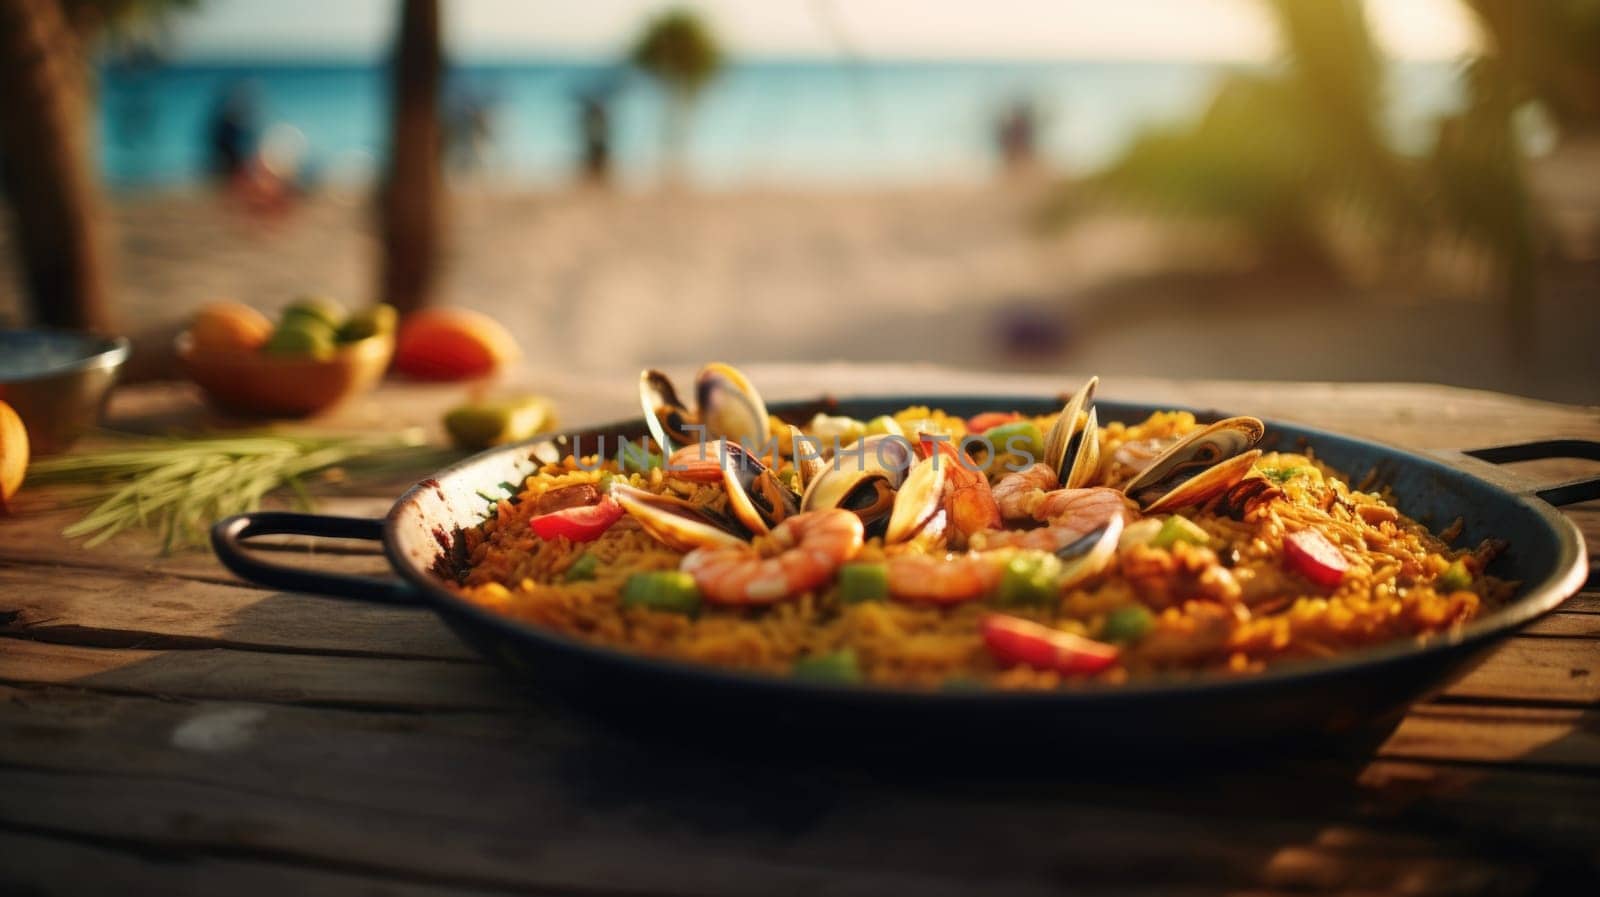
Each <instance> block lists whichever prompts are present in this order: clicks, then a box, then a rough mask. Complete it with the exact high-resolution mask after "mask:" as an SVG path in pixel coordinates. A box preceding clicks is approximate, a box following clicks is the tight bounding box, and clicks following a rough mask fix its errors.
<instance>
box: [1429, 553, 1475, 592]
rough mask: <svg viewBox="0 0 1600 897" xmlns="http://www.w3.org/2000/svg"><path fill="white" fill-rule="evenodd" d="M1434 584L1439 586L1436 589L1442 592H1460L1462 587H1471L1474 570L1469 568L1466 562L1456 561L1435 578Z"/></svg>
mask: <svg viewBox="0 0 1600 897" xmlns="http://www.w3.org/2000/svg"><path fill="white" fill-rule="evenodd" d="M1434 584H1435V585H1436V586H1438V588H1437V590H1436V591H1440V592H1459V591H1461V590H1462V589H1466V588H1471V586H1472V571H1471V570H1468V569H1467V565H1466V564H1465V563H1463V562H1461V561H1459V560H1457V561H1454V562H1452V563H1451V564H1450V566H1449V567H1448V568H1447V569H1446V570H1445V571H1444V572H1443V573H1441V574H1439V578H1438V579H1437V580H1435V582H1434Z"/></svg>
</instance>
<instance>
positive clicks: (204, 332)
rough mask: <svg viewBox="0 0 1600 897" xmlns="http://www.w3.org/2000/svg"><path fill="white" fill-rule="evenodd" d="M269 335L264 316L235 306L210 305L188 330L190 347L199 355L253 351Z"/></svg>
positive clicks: (226, 303) (259, 346)
mask: <svg viewBox="0 0 1600 897" xmlns="http://www.w3.org/2000/svg"><path fill="white" fill-rule="evenodd" d="M271 335H272V321H270V320H269V319H268V318H267V316H266V315H264V314H262V313H261V312H259V311H256V310H255V309H253V308H251V307H250V306H248V305H243V304H241V303H238V302H213V303H211V304H210V305H207V306H206V307H205V308H202V309H200V313H199V314H197V315H195V317H194V323H193V324H192V325H190V327H189V338H190V339H192V340H194V347H195V348H196V349H199V350H201V351H203V352H230V351H236V350H241V349H242V350H246V351H252V352H253V351H255V350H256V349H259V348H261V346H262V345H263V344H264V343H266V341H267V337H269V336H271Z"/></svg>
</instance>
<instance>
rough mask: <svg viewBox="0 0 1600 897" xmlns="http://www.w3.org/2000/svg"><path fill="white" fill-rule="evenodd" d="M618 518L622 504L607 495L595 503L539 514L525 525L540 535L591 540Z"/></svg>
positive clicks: (546, 537)
mask: <svg viewBox="0 0 1600 897" xmlns="http://www.w3.org/2000/svg"><path fill="white" fill-rule="evenodd" d="M621 518H622V505H619V504H617V503H616V501H615V500H613V499H612V498H611V496H609V495H608V496H606V497H605V498H602V499H600V503H599V504H597V505H586V506H584V507H581V508H567V509H566V510H562V511H552V512H550V513H549V514H540V515H539V516H538V517H534V518H533V519H531V520H529V521H528V526H529V527H530V528H532V530H533V532H534V535H537V536H538V537H539V538H541V539H554V538H556V537H558V536H565V537H566V538H568V539H571V540H572V541H574V542H593V541H594V540H595V539H598V538H600V534H601V533H603V532H605V531H606V530H608V529H610V528H611V524H613V523H616V522H617V521H618V520H620V519H621Z"/></svg>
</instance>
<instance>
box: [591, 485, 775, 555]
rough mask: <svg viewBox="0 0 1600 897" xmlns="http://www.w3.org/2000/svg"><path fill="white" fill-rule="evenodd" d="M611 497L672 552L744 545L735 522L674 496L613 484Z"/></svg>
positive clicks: (742, 537)
mask: <svg viewBox="0 0 1600 897" xmlns="http://www.w3.org/2000/svg"><path fill="white" fill-rule="evenodd" d="M611 497H612V498H614V499H616V501H617V504H619V505H622V509H623V510H624V511H627V512H628V515H629V516H631V517H632V518H633V519H635V520H637V521H639V525H640V526H641V527H643V528H644V531H645V532H647V533H649V534H650V535H651V536H653V537H655V539H656V540H657V541H659V542H661V543H662V544H664V545H666V546H667V547H668V548H671V549H673V550H675V551H693V550H694V549H696V548H716V547H722V546H728V545H743V544H745V541H746V539H745V536H744V534H743V533H740V532H738V524H737V523H735V522H734V521H732V520H729V519H727V518H725V517H721V516H719V515H717V514H715V513H714V512H712V511H710V510H708V509H706V508H703V507H701V506H699V505H696V504H692V503H690V502H687V501H684V500H683V499H681V498H678V497H676V496H672V495H657V494H656V493H654V492H646V491H645V490H643V489H635V488H634V487H632V486H626V485H623V484H622V483H612V484H611Z"/></svg>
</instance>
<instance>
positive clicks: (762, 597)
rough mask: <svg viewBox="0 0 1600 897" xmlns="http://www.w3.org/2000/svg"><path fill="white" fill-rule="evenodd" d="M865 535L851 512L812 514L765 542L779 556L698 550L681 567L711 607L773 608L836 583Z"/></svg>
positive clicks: (742, 548)
mask: <svg viewBox="0 0 1600 897" xmlns="http://www.w3.org/2000/svg"><path fill="white" fill-rule="evenodd" d="M862 536H863V533H862V526H861V518H860V517H857V516H856V515H855V514H852V513H851V512H849V511H845V510H842V509H840V508H829V509H827V510H824V511H807V512H805V513H803V514H796V515H794V516H793V517H790V518H788V519H787V520H784V521H783V522H782V523H780V524H778V525H777V526H775V527H773V528H772V531H771V532H770V533H768V534H767V535H766V536H765V537H764V538H763V539H762V540H761V541H764V542H765V543H766V544H767V545H769V546H772V547H774V548H776V549H777V553H776V554H772V555H771V556H763V553H762V551H761V550H760V549H759V548H758V547H757V546H755V545H734V546H724V547H719V548H696V549H695V550H694V551H691V552H689V553H688V554H687V555H685V556H684V558H683V562H682V563H681V564H679V566H678V569H680V570H682V571H683V572H685V573H687V574H689V575H690V576H692V577H694V582H695V585H697V586H699V587H700V594H701V595H702V596H703V597H704V598H705V600H706V601H708V602H710V603H712V604H732V605H742V604H772V603H774V602H776V601H781V600H783V599H784V598H789V597H792V596H795V595H799V594H800V593H802V592H805V591H808V590H810V589H814V588H816V587H818V586H820V585H823V584H825V583H827V582H829V581H831V580H832V579H833V577H834V574H835V573H836V572H838V569H839V566H840V565H841V564H843V563H845V562H846V561H848V560H850V559H851V558H853V557H855V556H856V553H857V552H859V551H860V550H861V543H862Z"/></svg>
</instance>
